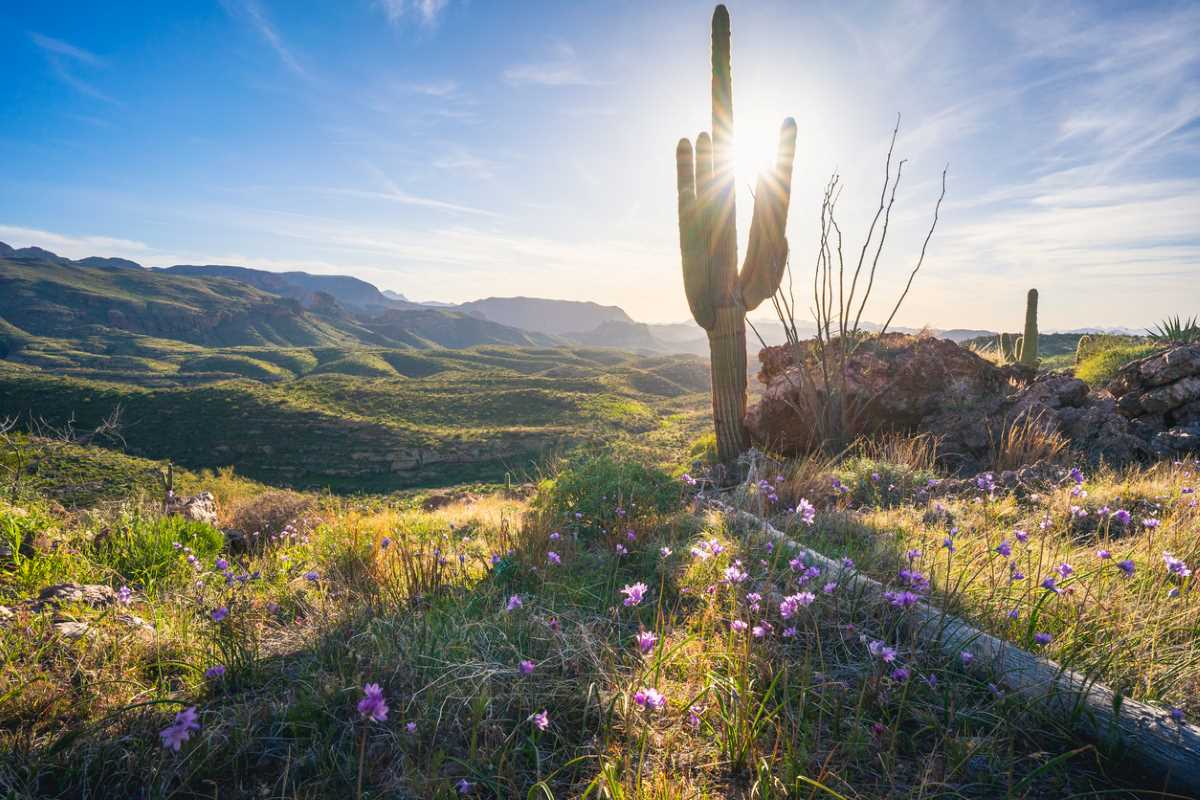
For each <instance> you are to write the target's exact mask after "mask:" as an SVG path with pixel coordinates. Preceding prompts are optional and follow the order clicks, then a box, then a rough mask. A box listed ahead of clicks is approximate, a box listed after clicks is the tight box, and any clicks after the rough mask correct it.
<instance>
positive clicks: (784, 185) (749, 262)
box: [738, 117, 796, 311]
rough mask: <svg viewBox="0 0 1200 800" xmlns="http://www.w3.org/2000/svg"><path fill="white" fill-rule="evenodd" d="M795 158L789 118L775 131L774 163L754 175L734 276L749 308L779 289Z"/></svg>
mask: <svg viewBox="0 0 1200 800" xmlns="http://www.w3.org/2000/svg"><path fill="white" fill-rule="evenodd" d="M795 159H796V121H795V120H794V119H792V118H791V117H789V118H788V119H786V120H784V121H783V126H782V127H781V128H780V130H779V148H778V149H777V150H776V156H775V166H774V167H773V168H772V169H771V171H770V172H768V173H767V174H766V175H760V176H759V178H758V188H757V190H756V191H755V194H754V215H753V217H752V219H751V221H750V243H749V245H748V246H747V247H746V261H745V263H743V264H742V272H741V275H740V276H739V278H738V284H739V288H740V289H741V295H742V303H743V305H745V307H746V310H748V311H751V310H753V309H755V308H757V307H758V305H759V303H761V302H762V301H764V300H766V299H767V298H768V297H770V296H771V295H773V294H775V291H776V290H777V289H778V288H779V282H780V281H781V280H782V279H783V270H784V267H785V265H786V264H787V253H788V243H787V236H786V233H787V216H788V208H789V207H790V205H791V199H792V165H793V163H794V162H795Z"/></svg>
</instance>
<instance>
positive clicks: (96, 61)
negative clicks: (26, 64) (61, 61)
mask: <svg viewBox="0 0 1200 800" xmlns="http://www.w3.org/2000/svg"><path fill="white" fill-rule="evenodd" d="M29 38H30V39H32V40H33V43H34V44H36V45H37V46H38V47H40V48H42V49H43V50H45V51H46V52H47V53H53V54H55V55H60V56H66V57H67V58H70V59H73V60H75V61H78V62H80V63H83V64H87V65H88V66H90V67H103V66H105V62H104V59H102V58H100V57H99V56H98V55H96V54H95V53H93V52H91V51H90V50H84V49H83V48H82V47H76V46H75V45H73V44H71V43H70V42H64V41H63V40H62V39H55V38H53V37H50V36H44V35H42V34H40V33H37V32H33V31H31V32H30V34H29Z"/></svg>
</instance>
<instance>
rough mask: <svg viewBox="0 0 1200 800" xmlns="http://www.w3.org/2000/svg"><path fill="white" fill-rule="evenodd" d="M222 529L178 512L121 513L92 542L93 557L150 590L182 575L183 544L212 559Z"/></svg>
mask: <svg viewBox="0 0 1200 800" xmlns="http://www.w3.org/2000/svg"><path fill="white" fill-rule="evenodd" d="M223 542H224V537H223V536H222V535H221V532H220V531H219V530H217V529H216V528H214V527H212V526H211V525H207V524H205V523H203V522H193V521H192V520H187V519H184V518H183V517H178V516H168V517H144V516H141V515H138V514H133V515H124V516H122V517H120V518H119V519H118V520H117V521H116V522H115V523H114V524H113V525H112V527H110V528H109V529H108V530H106V531H104V532H102V533H101V534H100V535H98V536H97V537H96V538H95V539H94V540H93V542H92V545H91V550H92V553H91V557H92V559H93V560H94V561H95V562H96V563H97V564H98V565H100V566H102V567H107V568H109V569H111V570H112V571H113V572H115V573H116V574H117V575H119V576H120V578H121V579H122V580H123V581H124V582H126V583H130V584H135V585H138V586H141V587H142V588H144V589H145V590H147V591H150V590H152V589H153V588H154V587H155V586H157V585H158V584H161V583H163V582H165V581H167V580H168V579H169V578H171V577H172V576H175V575H183V573H184V570H185V568H186V565H187V562H186V561H185V557H186V554H181V549H182V548H189V550H190V554H191V555H194V556H195V557H196V559H197V560H199V561H201V562H202V563H203V562H211V561H212V560H213V559H214V558H215V557H216V555H217V553H219V552H220V550H221V545H222V544H223Z"/></svg>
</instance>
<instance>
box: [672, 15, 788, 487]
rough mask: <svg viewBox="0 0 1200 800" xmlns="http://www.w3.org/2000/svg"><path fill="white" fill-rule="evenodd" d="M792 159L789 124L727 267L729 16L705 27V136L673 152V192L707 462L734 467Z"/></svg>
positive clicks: (731, 216) (772, 281) (779, 262)
mask: <svg viewBox="0 0 1200 800" xmlns="http://www.w3.org/2000/svg"><path fill="white" fill-rule="evenodd" d="M795 155H796V121H795V120H794V119H792V118H790V117H789V118H788V119H786V120H784V122H783V127H782V128H781V129H780V132H779V149H778V151H777V154H776V159H775V165H774V167H772V168H771V170H770V171H769V172H768V173H766V174H763V175H759V176H758V182H757V186H756V190H755V196H754V214H753V216H752V217H751V220H750V241H749V244H748V245H747V248H746V261H745V263H743V265H742V269H741V271H740V272H739V271H738V266H737V260H738V259H737V227H736V216H737V213H736V211H737V209H736V187H735V184H734V174H733V88H732V81H731V76H730V69H729V12H728V11H727V10H726V8H725V6H723V5H719V6H717V8H716V11H714V12H713V18H712V133H711V134H709V133H707V132H705V133H701V134H700V135H699V136H698V137H696V147H695V151H694V152H693V149H692V143H691V142H690V141H688V140H687V139H680V140H679V145H678V147H676V149H675V166H676V171H677V176H678V189H679V249H680V252H681V253H682V256H683V286H684V291H685V292H686V294H687V300H688V306H689V307H690V308H691V311H692V316H693V317H694V318H695V320H696V323H697V324H699V325H700V327H702V328H704V329H705V330H706V331H708V348H709V357H710V360H711V363H712V394H713V424H714V427H715V428H716V432H717V455H718V457H719V458H720V460H721V462H722V463H725V464H729V463H732V462H733V461H735V460H736V459H737V457H738V455H739V454H741V452H742V451H743V450H745V449H746V446H747V437H746V428H745V424H744V418H745V416H746V312H747V311H749V310H753V309H754V308H756V307H757V306H758V305H759V304H760V303H761V302H762V301H763V300H766V299H767V298H768V297H771V296H772V295H773V294H775V290H776V289H778V288H779V282H780V280H781V279H782V278H783V272H784V266H785V264H786V263H787V252H788V245H787V239H786V237H785V235H784V234H785V231H786V227H787V215H788V205H789V203H790V202H791V193H792V162H793V161H794V159H795Z"/></svg>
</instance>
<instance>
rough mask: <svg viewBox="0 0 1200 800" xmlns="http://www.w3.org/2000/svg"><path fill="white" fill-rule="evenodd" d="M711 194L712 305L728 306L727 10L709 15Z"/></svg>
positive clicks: (731, 268)
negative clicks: (710, 26)
mask: <svg viewBox="0 0 1200 800" xmlns="http://www.w3.org/2000/svg"><path fill="white" fill-rule="evenodd" d="M712 165H713V167H712V169H713V175H712V196H711V203H712V208H711V214H712V217H711V222H712V227H711V228H710V229H709V230H710V236H711V239H710V242H709V248H710V251H709V252H710V253H711V257H712V262H711V267H710V269H711V272H710V280H711V281H712V283H713V288H714V289H715V297H714V298H713V299H714V305H715V306H717V307H718V308H719V307H724V306H729V305H732V304H733V302H734V300H735V289H736V288H737V199H736V198H737V192H736V190H735V189H736V187H735V185H734V175H733V77H732V72H731V69H730V64H729V11H728V10H726V8H725V6H723V5H719V6H717V8H716V10H715V11H714V12H713V18H712Z"/></svg>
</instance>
